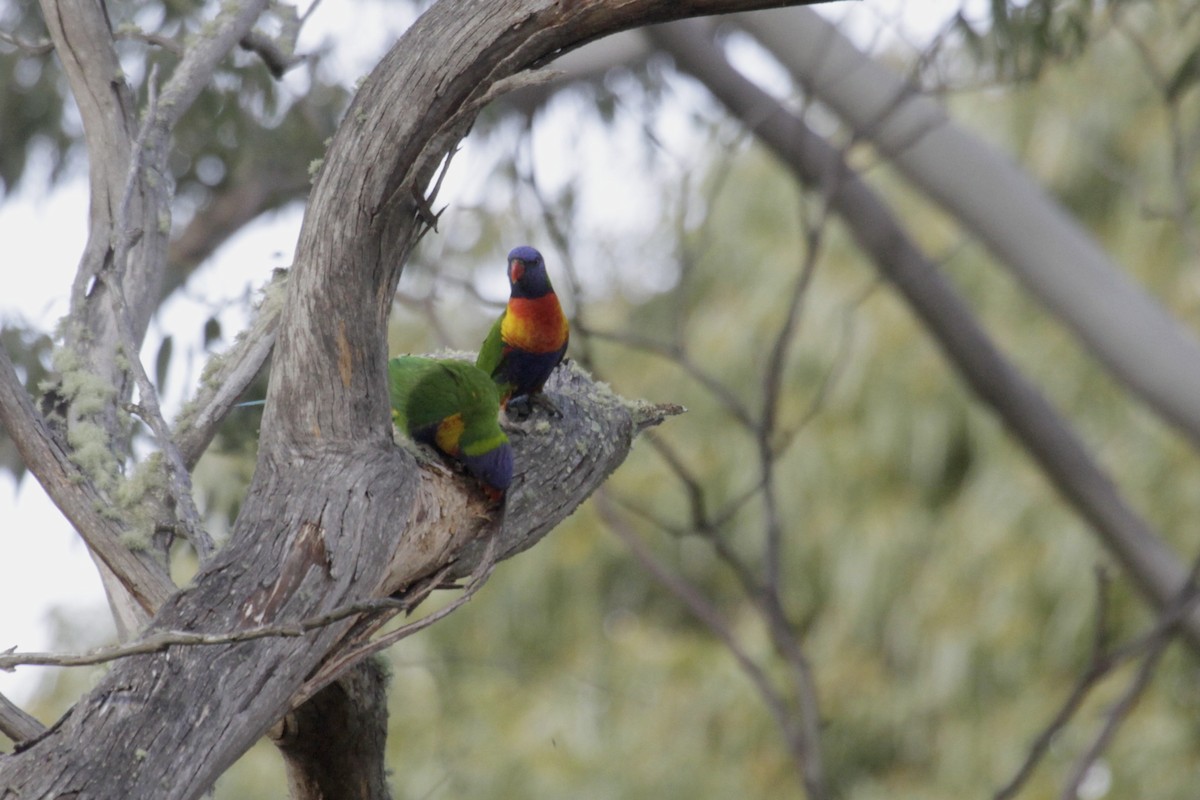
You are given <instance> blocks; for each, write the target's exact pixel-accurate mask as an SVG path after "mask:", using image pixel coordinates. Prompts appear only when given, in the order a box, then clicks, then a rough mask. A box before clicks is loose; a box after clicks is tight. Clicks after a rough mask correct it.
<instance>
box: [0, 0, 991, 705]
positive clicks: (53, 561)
mask: <svg viewBox="0 0 1200 800" xmlns="http://www.w3.org/2000/svg"><path fill="white" fill-rule="evenodd" d="M909 5H910V6H911V7H912V8H913V9H919V12H918V13H913V11H912V10H909V9H905V8H904V6H905V4H904V2H903V1H902V0H865V2H857V3H833V4H830V5H828V6H824V7H821V8H820V10H821V11H822V13H824V14H826V15H827V16H829V17H831V18H834V19H836V20H841V22H842V26H843V29H845V30H847V32H853V33H856V38H858V39H859V40H860V41H864V42H865V41H871V39H872V32H873V31H876V30H878V29H879V28H880V25H881V24H882V25H883V26H884V29H885V30H889V31H890V32H893V33H897V32H898V33H899V34H900V35H901V36H902V37H903V38H905V39H906V40H909V41H921V40H924V39H927V37H928V36H929V35H930V33H931V32H933V31H935V30H936V29H937V28H938V27H939V26H940V21H941V20H944V19H946V18H947V17H948V16H949V15H950V14H953V13H954V12H955V11H957V10H958V8H959V5H960V4H959V3H957V2H953V1H952V0H916V2H913V3H910V4H909ZM968 5H969V6H970V7H972V8H974V9H978V8H980V7H981V6H982V0H972V2H969V3H968ZM406 25H407V20H404V19H398V18H397V14H396V7H395V6H394V5H393V4H390V3H387V2H380V0H369V2H353V0H324V2H322V4H321V6H320V7H319V9H318V11H317V12H316V13H315V14H314V15H313V17H312V19H311V20H310V21H309V25H308V28H307V29H306V31H305V36H304V37H303V38H302V39H301V47H300V50H301V51H304V50H305V49H306V48H311V47H312V46H313V45H314V44H315V43H316V42H317V41H318V40H319V39H320V38H322V37H324V36H332V37H334V39H335V41H340V42H353V43H354V44H353V46H352V47H351V46H344V47H341V48H335V49H334V51H333V53H332V54H331V55H330V56H329V58H328V61H327V63H332V64H334V65H335V66H336V68H337V69H338V71H339V73H341V74H345V75H348V76H358V75H361V74H365V73H366V72H367V71H368V70H369V69H370V68H371V67H372V66H373V64H374V62H375V60H376V59H377V57H378V54H380V53H382V51H383V50H384V49H385V48H386V46H387V45H388V44H390V42H391V41H393V40H394V37H395V35H396V34H397V33H398V32H399V31H401V30H402V29H403V27H405V26H406ZM741 61H742V60H741V59H739V62H741ZM746 64H747V65H748V69H749V70H750V71H752V72H753V73H754V77H755V78H756V79H759V80H770V77H771V66H770V65H768V64H760V65H759V68H757V69H755V68H754V65H753V56H752V55H751V54H747V61H746ZM560 122H561V123H562V124H567V120H566V119H563V120H556V119H554V118H553V117H551V118H546V119H542V120H540V122H539V125H540V126H541V127H540V129H539V130H538V131H537V132H536V134H535V135H536V136H538V137H539V139H538V141H539V145H538V146H537V148H536V150H537V151H538V153H539V157H540V158H541V159H542V160H541V161H540V162H539V164H538V165H537V169H538V174H539V179H542V178H545V180H547V182H549V183H551V184H553V183H554V182H555V181H558V180H565V179H566V177H567V176H569V175H572V174H574V172H575V170H576V169H577V165H578V164H579V163H580V159H579V157H578V155H577V153H578V152H579V150H577V149H575V148H568V147H567V146H566V144H565V142H566V139H565V138H564V137H563V136H562V134H561V132H558V133H556V132H555V130H554V126H555V125H556V124H559V123H560ZM683 127H684V126H682V125H681V126H680V130H682V128H683ZM672 129H673V126H668V131H667V133H668V135H670V131H671V130H672ZM581 135H582V139H581V141H580V148H581V149H587V150H588V152H595V151H596V150H599V149H604V150H605V151H606V152H605V155H604V157H602V158H589V159H584V160H583V161H585V162H587V161H590V162H592V163H596V162H600V163H603V165H604V166H603V169H602V170H594V173H595V174H593V175H589V176H586V178H587V179H586V182H585V187H584V194H583V197H582V198H581V202H582V203H583V208H584V209H585V210H590V212H591V214H592V217H593V219H592V220H591V222H592V224H597V225H604V226H615V227H618V228H619V227H621V226H623V225H629V224H633V223H632V222H631V221H632V220H634V219H636V218H638V217H642V218H644V217H645V215H642V214H638V213H635V212H636V210H637V209H636V207H635V206H634V205H633V204H631V202H630V198H631V197H637V196H638V193H637V192H629V191H622V193H621V197H622V200H621V202H610V199H611V198H612V197H613V196H614V191H617V190H618V189H617V187H618V186H625V184H624V182H623V181H624V179H622V177H621V175H622V174H633V175H636V174H637V172H638V171H639V170H640V166H639V165H638V164H637V163H632V161H633V160H632V159H626V160H627V161H629V162H631V163H627V164H624V165H621V164H616V165H614V159H617V160H619V158H620V153H621V151H622V150H623V149H635V148H623V147H622V146H620V145H619V143H617V145H616V146H614V143H613V142H612V141H605V138H606V137H608V136H610V134H607V133H605V132H603V131H600V130H592V131H583V132H581ZM618 135H619V133H618ZM629 135H638V132H637V131H636V130H631V131H629ZM680 135H681V136H682V134H680ZM543 141H544V142H545V144H543ZM555 141H558V142H563V144H562V145H561V146H555V145H554V144H553V142H555ZM681 146H682V145H681ZM473 158H475V156H474V155H473V154H472V152H471V149H470V142H469V140H468V143H467V148H466V149H465V150H464V151H463V152H462V153H460V154H459V156H457V157H456V159H455V162H454V165H453V169H452V170H451V174H450V176H449V177H448V179H447V184H446V186H445V187H444V189H443V195H442V197H443V198H444V199H446V200H447V201H449V202H451V203H453V200H454V198H455V197H456V196H457V197H461V196H463V195H464V194H467V195H470V194H473V193H475V191H477V189H478V183H479V179H478V174H479V172H478V171H477V170H473V169H472V159H473ZM622 166H623V167H625V168H626V169H624V170H622V168H621V167H622ZM472 175H475V176H476V179H475V181H474V184H473V183H472V181H471V180H470V176H472ZM42 183H43V182H41V181H38V180H36V179H35V180H27V181H26V182H25V183H24V184H23V186H22V187H21V189H20V190H19V191H18V192H16V193H14V194H12V195H10V196H8V197H7V198H4V200H3V203H0V241H2V242H4V247H5V252H6V253H7V254H8V255H7V258H6V261H7V263H6V267H7V269H6V272H7V275H8V277H9V280H6V281H5V290H4V293H3V295H2V296H0V320H12V319H13V318H14V317H19V318H20V319H23V320H25V321H26V322H27V323H29V324H32V325H34V326H36V327H38V328H40V329H42V330H46V331H50V330H52V328H53V326H54V324H55V322H56V321H57V320H58V318H59V317H61V316H62V315H63V314H64V313H65V311H66V308H67V305H66V296H67V292H68V289H69V287H70V283H71V277H72V275H73V273H74V269H75V266H76V264H77V262H78V258H79V254H80V253H81V252H82V250H83V246H84V240H85V236H86V227H85V226H86V221H87V198H86V182H85V180H84V176H79V177H77V178H74V179H71V180H67V181H64V182H63V183H61V184H60V185H59V186H58V187H56V188H55V189H54V190H53V191H50V192H47V191H46V190H45V189H44V188H41V185H42ZM626 188H627V187H626ZM604 209H615V211H610V212H608V213H609V214H612V215H613V216H612V217H611V218H608V217H606V218H603V219H601V218H600V217H599V216H598V215H599V214H600V213H601V212H602V211H603V210H604ZM300 219H301V215H300V212H299V211H298V210H288V211H284V212H281V213H278V214H275V215H272V216H271V217H270V218H269V219H265V220H263V221H261V222H259V223H256V224H255V225H253V226H251V227H249V228H247V229H246V230H244V231H243V232H242V233H241V234H239V235H238V236H237V237H236V238H235V239H234V240H232V241H230V242H229V243H228V244H227V245H226V246H224V247H223V248H221V250H220V251H219V252H218V253H217V254H216V255H215V257H214V258H213V260H212V263H211V264H210V265H209V266H208V267H206V268H205V269H204V270H203V271H202V272H200V273H199V274H198V275H197V276H196V277H195V278H194V279H193V280H192V281H191V282H190V283H189V285H188V288H187V291H186V293H185V295H186V296H184V297H178V298H173V299H172V301H171V302H170V303H169V304H168V305H167V306H166V307H164V309H163V310H162V311H161V312H160V314H159V315H158V317H157V318H156V322H155V323H153V324H152V328H151V331H150V336H149V337H148V339H147V341H148V342H149V348H148V350H149V352H148V354H143V357H144V358H148V359H149V361H148V362H147V363H152V359H153V357H154V352H153V349H154V348H157V343H158V340H159V338H160V336H161V335H162V334H163V333H164V332H168V331H166V330H164V327H163V325H162V323H161V321H162V320H169V332H170V333H172V334H173V335H174V336H175V340H176V341H175V345H176V346H175V354H176V355H175V358H174V361H175V362H176V364H177V366H176V367H173V372H172V383H178V384H179V385H180V386H191V385H193V384H194V381H195V377H196V376H197V375H198V374H199V371H200V369H201V368H202V366H203V363H202V358H203V357H202V354H200V353H199V350H200V344H201V342H200V330H201V326H202V325H203V321H204V320H205V319H206V318H207V317H208V316H209V314H210V313H211V309H212V307H213V303H214V302H220V301H222V300H230V301H232V300H234V299H236V298H238V297H240V296H242V295H244V293H245V292H246V290H247V288H248V287H249V288H254V287H258V286H261V285H262V284H263V283H264V282H265V280H266V279H267V277H268V275H269V274H270V270H271V269H272V268H273V267H275V266H282V265H286V264H287V263H288V262H289V261H290V258H291V253H292V250H293V249H294V246H295V241H296V237H297V234H298V232H299V229H300ZM17 276H21V277H17ZM238 318H240V317H239V316H238V315H237V314H231V315H227V316H226V317H223V325H224V332H225V334H226V339H227V341H228V340H229V339H231V338H232V335H233V333H234V332H235V329H234V327H233V326H234V324H235V321H236V319H238ZM185 350H192V351H193V352H194V355H192V356H191V357H190V361H189V358H188V356H187V355H186V354H185V352H184V351H185ZM177 374H178V375H179V377H178V378H176V377H175V376H176V375H177ZM172 395H178V390H176V391H175V392H174V393H171V392H169V393H168V396H167V398H165V401H166V405H167V407H168V417H170V416H171V415H172V414H173V410H174V408H175V407H176V406H177V404H178V402H179V397H178V396H172ZM103 604H104V595H103V590H102V589H101V586H100V581H99V579H98V578H97V576H96V572H95V569H94V567H93V566H92V563H91V560H90V559H89V557H88V555H87V553H86V552H85V549H84V547H83V545H82V543H81V541H80V540H79V539H78V537H77V536H76V535H75V534H74V532H73V531H72V530H71V528H70V526H69V525H67V524H66V522H65V521H64V520H63V519H62V517H61V516H60V515H59V514H58V512H57V510H56V509H55V508H54V506H53V504H51V503H50V501H49V500H48V499H47V497H46V496H45V494H44V493H43V492H42V490H41V487H40V486H39V485H38V483H37V481H36V480H35V479H33V477H32V476H26V478H25V480H24V481H23V482H22V483H21V485H20V486H19V487H17V486H16V485H14V483H13V481H12V480H11V478H10V477H9V476H7V475H0V651H2V650H6V649H8V648H11V647H16V648H17V649H18V650H21V651H28V650H45V649H49V648H51V647H53V646H55V642H53V641H52V638H51V637H52V634H53V632H54V630H53V626H52V624H51V614H52V612H53V609H59V613H60V614H62V615H63V616H66V617H67V618H69V619H72V620H73V621H76V622H78V623H79V628H80V630H82V631H86V636H87V639H88V640H89V641H91V642H96V643H99V642H101V641H103V640H105V639H107V638H109V637H111V635H112V632H111V631H112V628H111V624H110V623H108V621H107V619H105V618H104V614H103V613H98V612H97V608H98V607H102V606H103ZM39 672H40V670H39V669H38V668H25V669H22V670H18V671H17V672H16V673H3V672H0V693H4V694H5V695H7V696H8V697H10V699H12V700H13V701H14V702H18V703H20V702H22V701H24V700H26V699H28V697H29V696H30V695H31V694H32V692H33V691H34V689H35V686H36V681H37V679H38V675H39Z"/></svg>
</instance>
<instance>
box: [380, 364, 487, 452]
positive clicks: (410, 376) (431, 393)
mask: <svg viewBox="0 0 1200 800" xmlns="http://www.w3.org/2000/svg"><path fill="white" fill-rule="evenodd" d="M388 383H389V388H390V390H391V403H392V418H393V420H394V421H395V423H396V425H397V427H399V428H401V429H403V430H404V431H406V432H407V433H408V434H409V435H412V434H413V433H415V432H417V431H421V430H424V429H427V428H429V427H430V426H433V425H437V424H438V423H440V422H442V421H443V420H445V419H447V418H448V417H452V416H454V415H456V414H457V415H460V416H461V417H462V422H463V429H462V434H461V438H460V440H459V446H460V447H461V448H462V449H463V450H464V451H465V452H467V453H470V454H472V455H474V454H476V453H478V452H482V451H485V450H490V449H491V448H493V447H496V446H497V445H499V444H500V443H502V442H504V441H507V437H506V436H505V435H504V432H503V431H501V430H500V424H499V421H498V419H497V415H498V414H499V410H500V395H499V393H498V391H497V389H496V384H495V383H494V382H493V381H492V379H491V376H489V375H488V374H487V373H485V372H483V371H481V370H479V369H478V368H476V367H475V366H473V365H472V364H470V363H469V362H466V361H455V360H451V359H436V358H425V357H422V356H398V357H396V358H393V359H392V360H391V361H389V362H388Z"/></svg>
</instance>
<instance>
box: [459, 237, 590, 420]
mask: <svg viewBox="0 0 1200 800" xmlns="http://www.w3.org/2000/svg"><path fill="white" fill-rule="evenodd" d="M508 282H509V285H510V286H511V287H512V292H511V295H510V297H509V299H508V306H507V307H505V309H504V311H502V312H500V318H499V319H497V320H496V322H495V324H494V325H492V329H491V331H489V332H488V335H487V338H486V339H484V341H483V346H482V347H480V348H479V357H478V358H477V359H476V360H475V366H477V367H479V368H480V369H481V370H483V371H484V372H486V373H488V374H489V375H491V376H492V378H493V380H495V381H496V385H497V386H499V387H500V403H501V405H503V406H505V407H507V405H508V402H509V400H510V399H511V398H518V397H527V398H530V399H533V398H536V397H540V396H541V391H542V386H543V385H544V384H545V383H546V379H547V378H549V377H550V373H551V372H553V371H554V368H555V367H556V366H558V363H559V362H560V361H562V357H563V354H564V353H566V351H567V338H568V335H569V333H570V327H569V326H568V325H567V318H566V317H565V316H564V315H563V311H562V306H560V305H559V303H558V295H556V294H555V293H554V288H553V287H552V286H551V285H550V276H549V275H547V274H546V262H545V261H543V260H542V254H541V253H539V252H538V251H537V250H534V249H533V248H532V247H528V246H522V247H517V248H514V249H513V251H512V252H511V253H509V254H508ZM542 402H543V403H546V404H547V405H549V406H551V408H553V403H549V402H548V401H546V400H544V399H543V400H542ZM555 410H557V409H555Z"/></svg>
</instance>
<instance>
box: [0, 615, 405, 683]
mask: <svg viewBox="0 0 1200 800" xmlns="http://www.w3.org/2000/svg"><path fill="white" fill-rule="evenodd" d="M411 607H413V601H412V600H411V599H409V598H399V599H396V598H391V597H385V598H381V599H377V600H364V601H361V602H357V603H349V604H347V605H344V606H341V607H339V608H336V609H334V610H333V611H330V612H328V613H326V614H320V615H318V616H315V617H309V618H308V619H304V620H301V621H299V622H296V623H291V624H282V625H259V626H256V627H253V628H245V629H242V630H238V631H226V632H222V633H198V632H195V631H174V630H168V631H159V632H157V633H153V634H150V635H149V636H146V637H144V638H142V639H138V640H137V641H134V642H128V643H126V644H117V645H111V646H108V647H100V648H97V649H95V650H92V651H91V652H88V653H78V654H69V653H68V654H64V653H36V652H28V653H19V652H14V651H12V650H9V651H7V652H4V653H0V671H3V672H12V671H13V670H14V669H16V668H17V667H31V666H35V667H90V666H95V665H96V664H106V663H108V662H110V661H116V660H117V659H121V658H128V657H130V656H136V655H144V654H147V653H159V652H162V651H163V650H166V649H167V648H168V647H175V646H189V647H194V646H201V645H221V644H234V643H236V642H246V641H251V640H254V639H269V638H273V637H274V638H291V637H296V636H304V635H306V634H308V633H311V632H312V631H314V630H316V629H317V628H323V627H325V626H327V625H332V624H333V623H335V622H340V621H342V620H344V619H347V618H349V617H353V616H357V615H359V614H371V613H376V612H380V611H405V610H408V609H410V608H411Z"/></svg>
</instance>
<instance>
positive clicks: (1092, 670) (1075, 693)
mask: <svg viewBox="0 0 1200 800" xmlns="http://www.w3.org/2000/svg"><path fill="white" fill-rule="evenodd" d="M1109 580H1110V579H1109V577H1108V574H1107V573H1106V572H1105V571H1104V570H1103V569H1101V568H1097V569H1096V629H1095V631H1094V632H1093V634H1092V657H1091V660H1090V662H1089V664H1088V668H1087V670H1086V671H1085V672H1084V673H1083V675H1081V676H1080V678H1079V680H1078V681H1076V683H1075V687H1074V688H1073V689H1072V690H1071V694H1070V695H1069V696H1068V697H1067V699H1066V700H1065V701H1064V702H1063V704H1062V706H1061V707H1060V708H1059V709H1058V713H1056V714H1055V715H1054V719H1052V720H1050V723H1049V724H1048V725H1047V726H1046V727H1045V728H1043V729H1042V732H1041V733H1040V734H1038V737H1037V738H1036V739H1034V741H1033V744H1032V745H1030V747H1029V753H1028V755H1026V756H1025V760H1024V761H1023V762H1022V763H1021V766H1020V767H1019V768H1018V769H1017V772H1016V774H1015V775H1013V777H1012V779H1011V780H1009V782H1008V783H1006V784H1005V785H1004V786H1002V787H1001V788H1000V789H999V790H998V791H997V792H996V794H995V795H993V800H1011V798H1013V797H1016V796H1017V793H1018V792H1020V791H1021V788H1022V787H1023V786H1024V785H1025V783H1026V782H1027V781H1028V780H1029V778H1030V777H1032V775H1033V772H1034V770H1035V769H1036V768H1037V766H1038V764H1039V763H1041V760H1042V759H1043V758H1044V757H1045V755H1046V753H1048V752H1049V750H1050V744H1051V742H1053V741H1054V738H1055V737H1056V736H1057V735H1058V734H1059V732H1060V731H1061V730H1062V729H1063V728H1064V727H1066V725H1067V723H1068V722H1070V721H1071V719H1072V717H1074V716H1075V713H1076V712H1077V711H1078V710H1079V708H1080V707H1081V706H1082V705H1083V701H1084V700H1085V699H1086V698H1087V696H1088V693H1089V692H1091V690H1092V688H1093V687H1095V685H1096V684H1097V683H1098V682H1099V681H1100V679H1101V678H1103V677H1104V676H1105V675H1107V674H1108V672H1109V670H1111V669H1112V668H1113V666H1114V664H1113V659H1112V653H1111V652H1110V651H1109V648H1108V587H1109Z"/></svg>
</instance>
